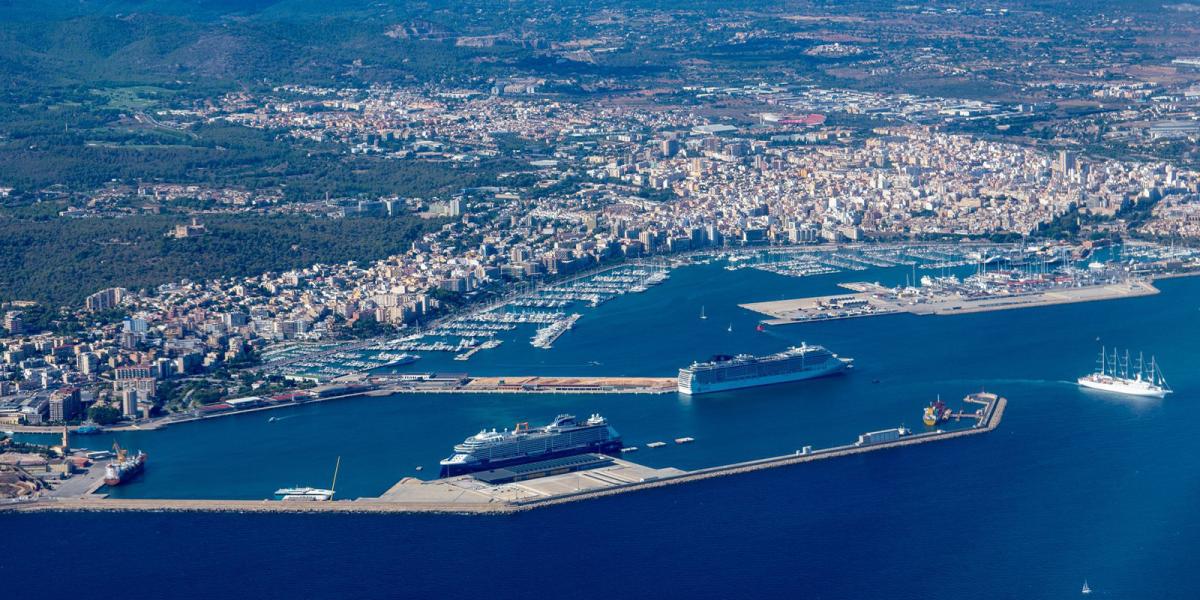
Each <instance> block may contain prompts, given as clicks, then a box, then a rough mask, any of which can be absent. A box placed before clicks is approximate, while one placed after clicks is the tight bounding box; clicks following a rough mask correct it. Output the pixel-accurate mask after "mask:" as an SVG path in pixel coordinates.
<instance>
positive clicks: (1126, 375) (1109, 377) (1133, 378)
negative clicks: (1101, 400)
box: [1079, 348, 1172, 398]
mask: <svg viewBox="0 0 1200 600" xmlns="http://www.w3.org/2000/svg"><path fill="white" fill-rule="evenodd" d="M1097 362H1098V363H1099V365H1100V368H1099V369H1097V370H1096V372H1095V373H1092V374H1091V375H1084V376H1083V377H1080V378H1079V385H1081V386H1083V387H1085V388H1090V389H1094V390H1101V391H1105V392H1113V393H1116V394H1126V395H1129V396H1150V397H1155V398H1162V397H1164V396H1166V395H1167V394H1170V393H1171V391H1172V390H1171V388H1170V386H1168V385H1167V380H1166V379H1164V378H1163V374H1162V370H1161V369H1159V367H1158V363H1157V362H1156V361H1155V360H1154V357H1153V356H1152V357H1150V362H1149V364H1147V363H1146V361H1145V360H1144V359H1143V357H1142V355H1141V353H1139V354H1138V357H1137V362H1132V361H1131V360H1130V357H1129V351H1126V352H1125V355H1124V356H1123V357H1122V356H1121V355H1120V354H1119V353H1118V352H1117V350H1116V349H1115V348H1114V349H1113V351H1112V354H1111V355H1110V354H1108V351H1107V349H1101V350H1100V358H1099V360H1098V361H1097Z"/></svg>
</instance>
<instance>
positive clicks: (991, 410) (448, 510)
mask: <svg viewBox="0 0 1200 600" xmlns="http://www.w3.org/2000/svg"><path fill="white" fill-rule="evenodd" d="M1007 404H1008V401H1007V400H1006V399H1005V398H1003V397H997V398H996V399H995V400H994V401H992V402H990V403H989V404H988V405H987V407H985V408H984V411H985V412H984V414H983V418H982V419H981V421H980V422H979V423H978V424H977V425H976V426H974V427H971V428H969V429H961V430H956V431H942V432H931V433H920V434H914V435H909V436H905V437H902V438H900V439H898V440H894V441H889V442H880V443H875V444H869V445H863V446H857V445H849V446H837V447H834V448H825V449H821V450H815V451H812V452H810V453H807V454H788V455H783V456H776V457H771V458H763V459H757V460H751V461H746V462H740V463H734V464H729V465H723V466H719V467H711V468H706V469H699V470H696V471H688V472H685V473H682V474H679V475H671V476H666V477H661V478H657V479H653V480H647V481H640V482H635V483H628V484H620V485H615V486H612V487H609V488H603V489H597V490H588V491H581V492H572V493H566V494H559V495H555V496H551V497H547V498H537V499H532V500H524V501H514V502H504V501H493V502H479V503H455V502H430V503H413V502H388V501H381V500H379V499H373V498H369V499H360V500H354V501H337V502H278V501H272V500H155V499H127V498H103V497H95V496H92V497H82V498H45V499H42V500H39V501H36V502H24V503H16V504H7V505H4V504H0V511H4V510H6V509H9V510H11V509H17V510H34V511H118V512H129V511H137V512H173V511H182V512H236V513H242V512H246V513H258V512H270V513H444V514H508V513H515V512H520V511H526V510H533V509H535V508H542V507H547V506H554V505H558V504H565V503H568V502H579V501H582V500H591V499H596V498H602V497H605V496H611V495H614V494H624V493H628V492H634V491H638V490H646V489H653V488H661V487H665V486H669V485H679V484H684V483H691V482H695V481H702V480H706V479H714V478H717V477H728V476H733V475H739V474H743V473H751V472H755V471H761V470H764V469H774V468H779V467H788V466H793V465H799V464H803V463H807V462H812V461H817V460H826V459H832V458H842V457H847V456H854V455H858V454H865V453H868V452H876V451H880V450H889V449H892V448H899V447H902V446H914V445H917V444H925V443H929V442H937V441H943V440H951V439H957V438H963V437H967V436H972V435H978V434H981V433H986V432H989V431H992V430H993V429H995V428H996V427H998V426H999V425H1000V421H1001V419H1002V418H1003V416H1004V410H1005V408H1006V406H1007Z"/></svg>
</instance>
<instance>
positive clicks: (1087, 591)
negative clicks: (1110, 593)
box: [1079, 579, 1092, 596]
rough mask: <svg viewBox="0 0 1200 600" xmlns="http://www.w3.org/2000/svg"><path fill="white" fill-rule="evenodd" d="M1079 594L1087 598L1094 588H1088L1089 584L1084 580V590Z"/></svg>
mask: <svg viewBox="0 0 1200 600" xmlns="http://www.w3.org/2000/svg"><path fill="white" fill-rule="evenodd" d="M1079 593H1080V594H1083V595H1085V596H1086V595H1088V594H1090V593H1092V588H1090V587H1088V584H1087V580H1086V579H1084V580H1083V589H1082V590H1079Z"/></svg>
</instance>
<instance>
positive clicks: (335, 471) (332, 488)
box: [329, 456, 342, 492]
mask: <svg viewBox="0 0 1200 600" xmlns="http://www.w3.org/2000/svg"><path fill="white" fill-rule="evenodd" d="M341 466H342V457H340V456H339V457H337V463H335V464H334V465H333V483H331V484H330V485H329V491H331V492H336V491H337V476H338V469H339V468H341Z"/></svg>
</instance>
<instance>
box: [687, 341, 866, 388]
mask: <svg viewBox="0 0 1200 600" xmlns="http://www.w3.org/2000/svg"><path fill="white" fill-rule="evenodd" d="M852 362H853V359H850V358H840V357H838V355H836V354H834V353H832V352H830V351H829V350H826V349H825V348H823V347H821V346H809V345H807V344H801V345H800V347H799V348H788V349H787V350H784V351H783V352H779V353H776V354H771V355H769V356H751V355H749V354H739V355H737V356H714V357H713V359H712V360H710V361H708V362H697V363H692V366H690V367H687V368H683V369H680V370H679V383H678V385H677V388H678V390H679V393H681V394H688V395H692V396H694V395H696V394H705V393H708V392H720V391H725V390H735V389H739V388H746V387H755V386H760V385H771V384H775V383H787V382H791V381H800V380H802V379H812V378H814V377H823V376H825V375H833V374H835V373H841V372H842V371H844V370H846V369H848V368H850V364H851V363H852Z"/></svg>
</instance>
